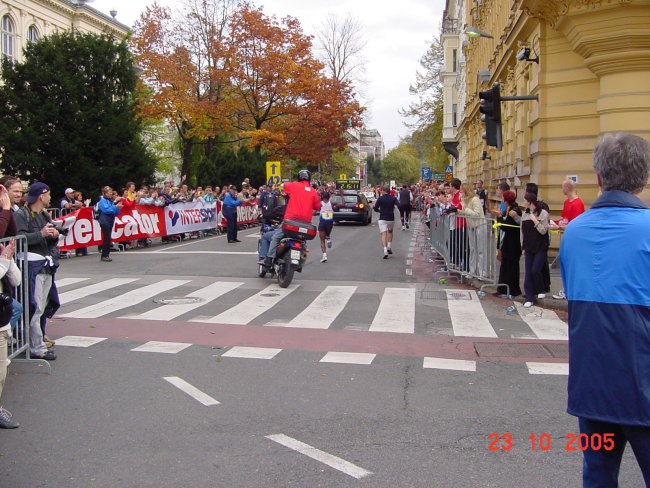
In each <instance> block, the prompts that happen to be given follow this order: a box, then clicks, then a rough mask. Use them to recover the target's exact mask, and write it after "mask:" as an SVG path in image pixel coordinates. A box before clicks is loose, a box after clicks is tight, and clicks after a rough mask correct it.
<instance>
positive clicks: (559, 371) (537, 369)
mask: <svg viewBox="0 0 650 488" xmlns="http://www.w3.org/2000/svg"><path fill="white" fill-rule="evenodd" d="M526 367H527V368H528V373H529V374H554V375H561V376H566V375H568V374H569V365H568V364H567V363H526Z"/></svg>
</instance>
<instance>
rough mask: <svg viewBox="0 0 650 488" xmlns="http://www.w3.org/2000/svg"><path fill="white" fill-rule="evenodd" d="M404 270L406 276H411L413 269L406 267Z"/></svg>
mask: <svg viewBox="0 0 650 488" xmlns="http://www.w3.org/2000/svg"><path fill="white" fill-rule="evenodd" d="M405 272H406V276H413V270H412V269H411V268H406V269H405Z"/></svg>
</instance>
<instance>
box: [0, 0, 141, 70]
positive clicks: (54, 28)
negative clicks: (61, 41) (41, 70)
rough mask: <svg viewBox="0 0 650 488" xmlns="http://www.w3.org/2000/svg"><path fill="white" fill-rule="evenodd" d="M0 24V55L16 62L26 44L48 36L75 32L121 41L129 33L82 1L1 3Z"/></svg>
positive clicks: (39, 0) (17, 0) (3, 1)
mask: <svg viewBox="0 0 650 488" xmlns="http://www.w3.org/2000/svg"><path fill="white" fill-rule="evenodd" d="M113 13H115V14H116V13H117V12H113ZM0 21H1V26H0V28H1V31H2V32H1V39H0V40H1V54H2V56H3V57H5V58H7V59H9V60H15V61H18V62H21V61H22V60H23V48H24V47H25V45H26V44H27V43H29V42H32V41H35V40H37V39H39V38H40V37H43V36H47V35H48V34H52V33H56V32H61V31H67V30H71V29H75V30H78V31H80V32H92V33H95V34H102V33H106V34H112V35H114V36H115V37H117V38H118V39H123V38H125V37H126V36H127V34H128V33H129V28H128V27H127V26H125V25H123V24H121V23H120V22H118V21H117V20H116V19H115V18H114V17H109V16H107V15H104V14H103V13H101V12H99V11H97V10H95V9H94V8H92V7H90V6H89V5H86V4H85V1H84V0H2V1H0Z"/></svg>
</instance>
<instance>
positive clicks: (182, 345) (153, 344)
mask: <svg viewBox="0 0 650 488" xmlns="http://www.w3.org/2000/svg"><path fill="white" fill-rule="evenodd" d="M191 345H192V344H188V343H187V342H160V341H149V342H146V343H145V344H142V345H141V346H138V347H136V348H134V349H131V350H132V351H137V352H161V353H164V354H177V353H179V352H181V351H182V350H183V349H187V348H188V347H190V346H191Z"/></svg>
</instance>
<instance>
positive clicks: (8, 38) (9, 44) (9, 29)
mask: <svg viewBox="0 0 650 488" xmlns="http://www.w3.org/2000/svg"><path fill="white" fill-rule="evenodd" d="M15 42H16V29H15V28H14V22H13V20H11V17H9V16H8V15H5V16H4V17H2V57H3V58H5V59H7V60H9V61H13V60H14V51H15Z"/></svg>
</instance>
